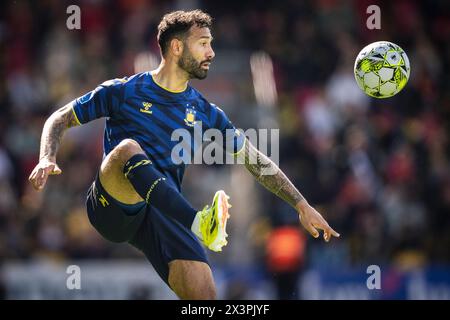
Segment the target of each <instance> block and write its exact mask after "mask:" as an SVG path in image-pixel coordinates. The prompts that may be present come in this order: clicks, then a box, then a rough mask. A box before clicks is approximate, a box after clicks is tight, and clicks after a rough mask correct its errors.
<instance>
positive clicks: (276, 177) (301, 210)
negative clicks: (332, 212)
mask: <svg viewBox="0 0 450 320" xmlns="http://www.w3.org/2000/svg"><path fill="white" fill-rule="evenodd" d="M237 157H238V158H240V159H239V160H240V163H244V164H245V167H246V168H247V170H248V171H250V173H251V174H252V175H253V176H254V177H255V178H256V180H257V181H258V182H259V183H260V184H261V185H263V186H264V187H265V188H266V189H268V190H269V191H271V192H272V193H274V194H276V195H277V196H279V197H280V198H281V199H283V200H284V201H286V202H287V203H289V204H290V205H291V206H292V207H293V208H295V210H296V211H297V212H298V214H299V218H300V222H301V223H302V225H303V226H304V228H305V229H306V230H308V232H309V233H311V235H312V236H313V237H314V238H317V237H318V236H319V232H318V231H317V229H321V230H323V231H324V235H323V237H324V239H325V241H327V242H328V241H329V240H330V238H331V236H335V237H339V234H338V233H337V232H336V231H334V230H333V229H332V228H331V227H330V226H329V225H328V223H327V222H326V221H325V219H324V218H323V217H322V215H321V214H320V213H319V212H317V211H316V210H315V209H314V208H313V207H311V206H310V205H309V204H308V202H307V201H306V199H305V198H304V197H303V196H302V194H301V193H300V192H299V191H298V190H297V188H296V187H295V186H294V185H293V184H292V182H291V181H290V180H289V179H288V177H286V175H285V174H284V173H283V171H281V169H280V168H279V167H278V166H277V165H276V164H275V163H274V162H273V161H272V160H270V159H269V158H268V157H267V156H266V155H264V154H263V153H262V152H260V151H259V150H258V149H256V148H255V147H254V146H253V145H252V144H251V143H250V141H249V140H245V146H244V150H243V151H241V152H240V153H239V154H238V155H237Z"/></svg>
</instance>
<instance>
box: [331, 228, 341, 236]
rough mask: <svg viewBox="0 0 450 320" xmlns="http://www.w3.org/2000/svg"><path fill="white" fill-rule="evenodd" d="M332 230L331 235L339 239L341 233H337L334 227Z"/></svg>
mask: <svg viewBox="0 0 450 320" xmlns="http://www.w3.org/2000/svg"><path fill="white" fill-rule="evenodd" d="M329 228H330V234H331V235H332V236H333V237H336V238H339V237H340V236H341V235H340V234H339V233H337V232H336V231H335V230H334V229H333V228H332V227H329Z"/></svg>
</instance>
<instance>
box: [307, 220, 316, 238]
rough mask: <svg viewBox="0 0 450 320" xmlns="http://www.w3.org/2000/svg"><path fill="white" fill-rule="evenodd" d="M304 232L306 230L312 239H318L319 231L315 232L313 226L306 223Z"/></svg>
mask: <svg viewBox="0 0 450 320" xmlns="http://www.w3.org/2000/svg"><path fill="white" fill-rule="evenodd" d="M305 227H306V230H308V232H309V233H310V234H311V235H312V236H313V237H314V238H318V237H319V231H317V229H316V228H314V226H313V225H312V224H311V223H308V224H307V225H306V226H305Z"/></svg>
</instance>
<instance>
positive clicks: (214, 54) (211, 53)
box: [206, 48, 216, 60]
mask: <svg viewBox="0 0 450 320" xmlns="http://www.w3.org/2000/svg"><path fill="white" fill-rule="evenodd" d="M215 56H216V53H215V52H214V50H213V49H212V48H210V49H209V51H208V52H207V53H206V58H207V59H208V60H212V59H213V58H214V57H215Z"/></svg>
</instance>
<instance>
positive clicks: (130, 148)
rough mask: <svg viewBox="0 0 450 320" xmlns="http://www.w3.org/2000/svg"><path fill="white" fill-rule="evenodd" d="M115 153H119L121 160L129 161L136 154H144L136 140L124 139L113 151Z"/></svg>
mask: <svg viewBox="0 0 450 320" xmlns="http://www.w3.org/2000/svg"><path fill="white" fill-rule="evenodd" d="M113 152H115V153H119V155H120V158H122V159H123V160H128V159H129V158H131V157H132V156H133V155H135V154H139V153H143V152H144V151H143V150H142V148H141V146H140V145H139V143H137V142H136V140H133V139H124V140H122V141H121V142H120V143H119V144H118V145H117V146H116V147H115V148H114V150H113Z"/></svg>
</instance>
